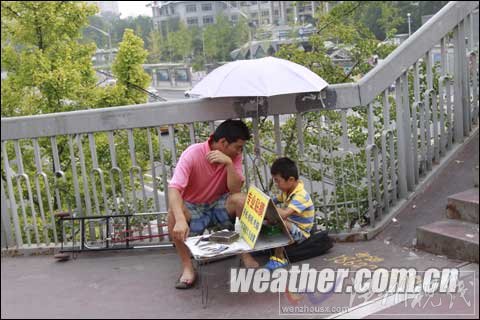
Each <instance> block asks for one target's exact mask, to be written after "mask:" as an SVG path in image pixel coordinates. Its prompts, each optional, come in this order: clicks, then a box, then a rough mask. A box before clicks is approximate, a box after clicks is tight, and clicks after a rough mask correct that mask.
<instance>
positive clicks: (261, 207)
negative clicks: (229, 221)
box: [240, 186, 293, 249]
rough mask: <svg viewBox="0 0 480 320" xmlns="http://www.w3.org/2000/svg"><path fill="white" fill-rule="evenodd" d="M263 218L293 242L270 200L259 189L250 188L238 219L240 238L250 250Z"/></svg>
mask: <svg viewBox="0 0 480 320" xmlns="http://www.w3.org/2000/svg"><path fill="white" fill-rule="evenodd" d="M265 218H267V219H268V221H269V222H270V223H274V224H279V225H280V228H281V229H282V231H283V234H284V235H286V237H287V238H288V240H289V241H291V242H293V239H292V237H291V235H290V232H289V231H288V228H287V226H286V225H285V221H283V219H282V218H281V217H280V215H279V214H278V211H277V208H276V207H275V205H274V204H273V201H272V199H270V197H269V196H267V195H266V194H264V193H263V192H262V191H260V189H258V188H256V187H255V186H251V187H250V188H249V189H248V194H247V200H246V201H245V205H244V207H243V211H242V218H241V219H240V228H241V229H240V236H241V237H242V238H243V239H244V240H245V242H246V243H247V244H248V245H249V246H250V248H251V249H253V248H254V247H255V243H256V242H257V240H258V235H259V234H260V230H261V229H262V225H263V220H264V219H265Z"/></svg>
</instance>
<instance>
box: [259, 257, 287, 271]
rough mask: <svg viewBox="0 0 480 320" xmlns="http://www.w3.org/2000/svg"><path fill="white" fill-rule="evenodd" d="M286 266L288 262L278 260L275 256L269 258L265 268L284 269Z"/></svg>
mask: <svg viewBox="0 0 480 320" xmlns="http://www.w3.org/2000/svg"><path fill="white" fill-rule="evenodd" d="M287 266H288V261H287V260H286V259H280V258H277V257H275V256H272V257H270V259H269V260H268V262H267V264H266V265H265V268H267V269H269V270H275V269H279V268H285V267H287Z"/></svg>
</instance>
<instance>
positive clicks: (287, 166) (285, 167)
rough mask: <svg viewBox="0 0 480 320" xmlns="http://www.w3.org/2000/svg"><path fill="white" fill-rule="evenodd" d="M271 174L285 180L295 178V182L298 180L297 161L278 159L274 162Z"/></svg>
mask: <svg viewBox="0 0 480 320" xmlns="http://www.w3.org/2000/svg"><path fill="white" fill-rule="evenodd" d="M270 173H271V174H272V176H273V175H277V174H278V175H280V176H281V177H282V178H283V179H285V180H288V178H290V177H293V178H295V180H298V169H297V165H296V164H295V161H293V160H291V159H290V158H287V157H285V158H278V159H277V160H275V162H273V164H272V168H271V169H270Z"/></svg>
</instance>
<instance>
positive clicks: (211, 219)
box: [185, 193, 234, 236]
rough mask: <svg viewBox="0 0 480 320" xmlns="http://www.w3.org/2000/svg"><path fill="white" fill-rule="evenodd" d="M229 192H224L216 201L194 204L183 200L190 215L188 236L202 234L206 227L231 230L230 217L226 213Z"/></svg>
mask: <svg viewBox="0 0 480 320" xmlns="http://www.w3.org/2000/svg"><path fill="white" fill-rule="evenodd" d="M228 196H229V194H228V193H225V194H223V195H222V196H221V197H220V198H218V200H217V201H215V202H212V203H206V204H195V203H190V202H187V201H185V206H186V207H187V209H188V211H190V214H191V216H192V218H191V220H190V234H189V236H198V235H202V234H203V232H204V231H205V229H206V228H212V227H217V228H218V229H219V230H222V229H229V230H233V229H234V225H233V222H232V219H233V218H231V217H230V216H229V215H228V211H227V207H226V203H227V198H228Z"/></svg>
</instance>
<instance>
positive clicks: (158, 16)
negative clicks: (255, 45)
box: [148, 1, 330, 35]
mask: <svg viewBox="0 0 480 320" xmlns="http://www.w3.org/2000/svg"><path fill="white" fill-rule="evenodd" d="M148 6H150V7H151V8H152V13H153V15H152V16H153V23H154V26H155V27H157V29H159V30H160V31H161V32H162V33H163V34H164V35H166V34H167V33H168V32H170V31H175V30H172V29H175V28H176V27H177V26H178V24H179V23H180V22H183V23H185V24H186V25H187V26H189V27H193V26H197V27H204V26H207V25H209V24H214V23H215V22H216V21H215V20H216V17H217V15H219V14H224V15H225V16H226V17H227V18H228V19H229V20H230V21H231V22H232V23H236V22H237V21H238V20H240V18H241V17H242V15H244V14H245V15H247V16H248V17H249V19H248V20H249V22H251V23H252V24H254V25H255V26H257V27H260V26H272V27H281V26H288V25H306V24H309V23H312V24H313V22H314V18H313V17H314V15H315V12H316V11H317V10H327V11H328V10H329V6H330V4H329V2H326V1H151V3H150V4H149V5H148Z"/></svg>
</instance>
